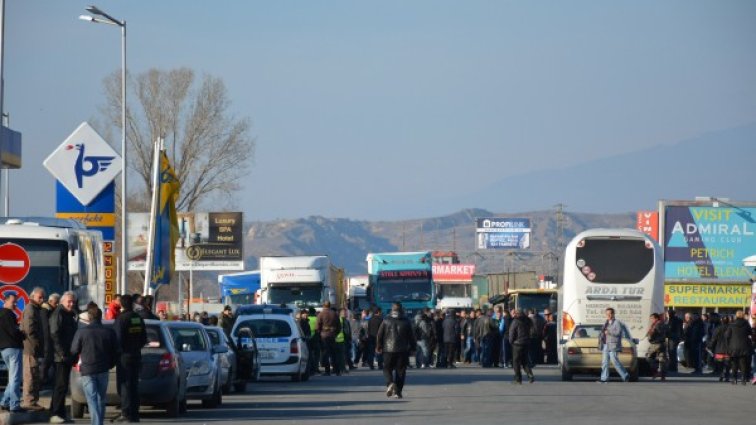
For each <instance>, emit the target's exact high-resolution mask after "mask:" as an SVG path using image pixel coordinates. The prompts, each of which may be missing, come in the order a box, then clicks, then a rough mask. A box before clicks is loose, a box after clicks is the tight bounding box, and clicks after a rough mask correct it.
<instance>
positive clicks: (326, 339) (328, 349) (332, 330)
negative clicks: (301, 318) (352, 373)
mask: <svg viewBox="0 0 756 425" xmlns="http://www.w3.org/2000/svg"><path fill="white" fill-rule="evenodd" d="M317 332H318V335H320V344H321V355H320V359H321V363H323V367H324V368H325V376H330V375H331V367H333V369H334V372H336V375H341V371H340V370H339V364H338V363H337V359H336V335H337V334H338V333H339V332H341V321H340V320H339V316H338V315H337V314H336V312H335V311H333V310H331V303H330V301H326V302H324V303H323V310H322V311H321V312H320V313H318V322H317Z"/></svg>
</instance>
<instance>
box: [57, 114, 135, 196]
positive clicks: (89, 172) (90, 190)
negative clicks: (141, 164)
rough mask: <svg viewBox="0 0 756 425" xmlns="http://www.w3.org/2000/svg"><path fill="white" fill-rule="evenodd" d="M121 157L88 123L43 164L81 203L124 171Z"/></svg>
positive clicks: (95, 194)
mask: <svg viewBox="0 0 756 425" xmlns="http://www.w3.org/2000/svg"><path fill="white" fill-rule="evenodd" d="M120 159H121V157H120V156H119V155H118V154H117V153H116V152H115V151H114V150H113V148H111V147H110V145H108V144H107V142H105V140H103V138H102V137H100V135H99V134H97V132H96V131H95V130H94V129H93V128H92V127H91V126H90V125H89V124H87V123H86V122H84V123H82V124H81V125H80V126H79V127H78V128H77V129H76V130H75V131H74V132H73V133H71V135H70V136H68V138H67V139H66V140H64V141H63V143H62V144H61V145H60V146H58V148H57V149H55V151H53V153H52V154H50V156H48V157H47V159H45V161H44V163H43V164H44V166H45V168H47V170H48V171H49V172H50V174H52V175H53V176H54V177H55V178H56V179H58V181H59V182H60V183H61V184H62V185H63V186H64V187H65V188H66V189H68V191H69V192H71V194H72V195H73V196H74V197H75V198H76V199H77V200H78V201H79V202H81V203H82V204H84V205H89V203H90V202H92V200H93V199H94V198H95V197H97V195H99V194H100V192H102V190H103V189H105V187H106V186H107V185H108V184H110V182H112V181H113V179H115V178H116V176H117V175H118V173H120V172H121V161H120Z"/></svg>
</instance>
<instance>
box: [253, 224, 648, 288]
mask: <svg viewBox="0 0 756 425" xmlns="http://www.w3.org/2000/svg"><path fill="white" fill-rule="evenodd" d="M477 217H526V218H530V220H531V225H532V227H533V234H532V238H531V249H530V251H526V252H521V253H518V254H517V255H516V256H507V253H506V252H502V251H497V252H480V251H478V252H477V253H476V251H475V248H474V241H475V219H476V218H477ZM563 220H564V232H563V236H562V245H564V244H566V243H567V242H569V240H570V239H571V238H572V237H573V236H574V235H576V234H577V233H579V232H581V231H582V230H584V229H587V228H594V227H634V225H635V215H634V214H633V213H625V214H584V213H571V212H565V213H564V215H563ZM247 226H248V228H247V237H246V240H245V253H246V255H247V266H248V268H249V269H253V268H256V267H257V263H258V258H259V257H260V256H265V255H317V254H327V255H329V256H330V257H331V260H332V261H333V262H334V263H335V264H337V265H339V266H341V267H344V268H345V269H346V270H347V272H348V273H350V274H361V273H366V271H367V270H366V267H367V266H366V263H365V256H366V255H367V253H368V252H386V251H403V250H405V251H416V250H454V251H456V252H457V253H458V254H459V255H460V257H461V260H462V261H463V262H471V263H472V262H474V263H476V264H477V265H478V269H479V271H480V272H482V273H488V272H496V271H506V270H507V268H509V267H511V269H512V270H535V271H538V272H539V273H550V272H551V271H552V270H553V268H554V267H555V262H554V258H553V257H554V256H553V255H550V254H548V253H549V252H552V253H553V254H555V255H559V256H561V254H560V253H558V252H557V251H558V250H557V246H558V235H557V224H556V213H555V211H536V212H523V213H516V214H496V213H492V212H489V211H486V210H482V209H467V210H462V211H460V212H457V213H455V214H451V215H448V216H443V217H436V218H427V219H418V220H406V221H376V222H371V221H354V220H348V219H330V218H324V217H308V218H303V219H298V220H277V221H268V222H252V223H248V224H247Z"/></svg>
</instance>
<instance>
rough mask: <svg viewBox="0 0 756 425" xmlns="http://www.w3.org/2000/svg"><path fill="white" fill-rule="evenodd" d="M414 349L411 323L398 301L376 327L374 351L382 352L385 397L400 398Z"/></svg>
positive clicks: (414, 343)
mask: <svg viewBox="0 0 756 425" xmlns="http://www.w3.org/2000/svg"><path fill="white" fill-rule="evenodd" d="M415 349H416V342H415V335H414V333H413V332H412V323H410V321H409V319H407V318H406V317H404V311H403V310H402V305H401V304H400V303H398V302H397V303H394V304H393V305H392V306H391V314H389V316H388V317H386V320H384V321H383V322H382V323H381V325H380V326H379V328H378V334H377V335H376V348H375V350H376V352H378V353H382V354H383V366H384V367H383V376H384V377H385V378H386V397H392V396H393V397H394V398H402V390H403V389H404V380H405V377H406V375H407V365H408V364H409V355H410V352H411V351H414V350H415Z"/></svg>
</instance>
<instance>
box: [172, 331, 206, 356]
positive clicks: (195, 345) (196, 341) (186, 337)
mask: <svg viewBox="0 0 756 425" xmlns="http://www.w3.org/2000/svg"><path fill="white" fill-rule="evenodd" d="M171 337H172V338H173V342H174V344H176V347H178V349H180V350H182V351H186V350H188V351H207V343H206V342H205V338H203V337H202V331H201V330H200V329H195V328H172V329H171ZM184 347H188V348H184Z"/></svg>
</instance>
